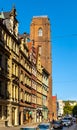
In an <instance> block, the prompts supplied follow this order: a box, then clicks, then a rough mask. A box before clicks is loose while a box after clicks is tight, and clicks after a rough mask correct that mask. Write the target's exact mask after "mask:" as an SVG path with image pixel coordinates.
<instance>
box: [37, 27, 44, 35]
mask: <svg viewBox="0 0 77 130" xmlns="http://www.w3.org/2000/svg"><path fill="white" fill-rule="evenodd" d="M42 35H43V31H42V28H39V30H38V36H42Z"/></svg>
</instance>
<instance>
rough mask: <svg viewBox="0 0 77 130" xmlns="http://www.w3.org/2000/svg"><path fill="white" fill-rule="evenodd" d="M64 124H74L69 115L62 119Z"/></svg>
mask: <svg viewBox="0 0 77 130" xmlns="http://www.w3.org/2000/svg"><path fill="white" fill-rule="evenodd" d="M62 124H63V125H64V126H71V125H72V120H71V119H70V118H68V117H65V118H63V119H62Z"/></svg>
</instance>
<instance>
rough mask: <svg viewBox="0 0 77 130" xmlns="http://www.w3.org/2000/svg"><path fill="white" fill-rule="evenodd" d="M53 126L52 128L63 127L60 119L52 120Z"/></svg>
mask: <svg viewBox="0 0 77 130" xmlns="http://www.w3.org/2000/svg"><path fill="white" fill-rule="evenodd" d="M53 128H54V129H58V128H59V129H62V128H63V124H62V122H61V121H54V122H53Z"/></svg>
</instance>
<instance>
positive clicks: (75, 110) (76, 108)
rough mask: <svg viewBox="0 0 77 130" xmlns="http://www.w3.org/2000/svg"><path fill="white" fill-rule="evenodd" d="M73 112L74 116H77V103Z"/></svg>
mask: <svg viewBox="0 0 77 130" xmlns="http://www.w3.org/2000/svg"><path fill="white" fill-rule="evenodd" d="M72 112H73V116H77V105H75V106H74V107H73V110H72Z"/></svg>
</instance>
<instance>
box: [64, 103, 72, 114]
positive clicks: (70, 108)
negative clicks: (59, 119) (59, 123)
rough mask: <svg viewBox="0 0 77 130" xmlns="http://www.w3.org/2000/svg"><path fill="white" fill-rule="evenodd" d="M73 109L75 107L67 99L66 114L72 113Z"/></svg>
mask: <svg viewBox="0 0 77 130" xmlns="http://www.w3.org/2000/svg"><path fill="white" fill-rule="evenodd" d="M72 109H73V107H72V106H71V105H70V102H69V101H66V102H65V106H64V115H67V114H72Z"/></svg>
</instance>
